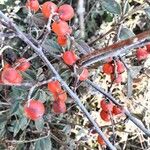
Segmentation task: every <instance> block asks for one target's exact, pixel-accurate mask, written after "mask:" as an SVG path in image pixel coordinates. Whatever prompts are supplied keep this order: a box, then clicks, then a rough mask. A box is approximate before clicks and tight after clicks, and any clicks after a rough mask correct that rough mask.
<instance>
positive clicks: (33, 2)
mask: <svg viewBox="0 0 150 150" xmlns="http://www.w3.org/2000/svg"><path fill="white" fill-rule="evenodd" d="M26 7H27V8H28V9H30V10H31V11H34V12H37V11H38V10H39V2H38V0H27V2H26Z"/></svg>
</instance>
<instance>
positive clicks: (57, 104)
mask: <svg viewBox="0 0 150 150" xmlns="http://www.w3.org/2000/svg"><path fill="white" fill-rule="evenodd" d="M52 109H53V111H54V113H56V114H61V113H65V112H66V104H65V103H64V102H62V101H59V100H57V101H54V102H53V106H52Z"/></svg>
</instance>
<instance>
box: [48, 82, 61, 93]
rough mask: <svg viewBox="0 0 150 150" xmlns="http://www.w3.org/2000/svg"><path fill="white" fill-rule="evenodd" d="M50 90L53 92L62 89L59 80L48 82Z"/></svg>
mask: <svg viewBox="0 0 150 150" xmlns="http://www.w3.org/2000/svg"><path fill="white" fill-rule="evenodd" d="M48 90H49V91H50V92H52V93H57V92H58V91H60V90H61V85H60V83H59V82H58V81H57V80H56V81H51V82H49V83H48Z"/></svg>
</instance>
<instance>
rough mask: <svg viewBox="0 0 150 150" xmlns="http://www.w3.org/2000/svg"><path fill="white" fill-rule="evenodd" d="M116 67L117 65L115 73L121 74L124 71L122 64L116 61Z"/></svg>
mask: <svg viewBox="0 0 150 150" xmlns="http://www.w3.org/2000/svg"><path fill="white" fill-rule="evenodd" d="M116 65H117V72H118V73H123V72H124V71H125V67H124V64H123V63H122V62H121V61H119V60H117V61H116Z"/></svg>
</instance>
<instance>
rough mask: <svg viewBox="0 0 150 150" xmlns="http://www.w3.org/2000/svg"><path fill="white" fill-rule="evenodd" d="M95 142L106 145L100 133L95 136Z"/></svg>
mask: <svg viewBox="0 0 150 150" xmlns="http://www.w3.org/2000/svg"><path fill="white" fill-rule="evenodd" d="M97 142H98V143H99V144H100V145H106V144H105V141H104V140H103V138H102V137H101V136H100V135H98V137H97Z"/></svg>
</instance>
